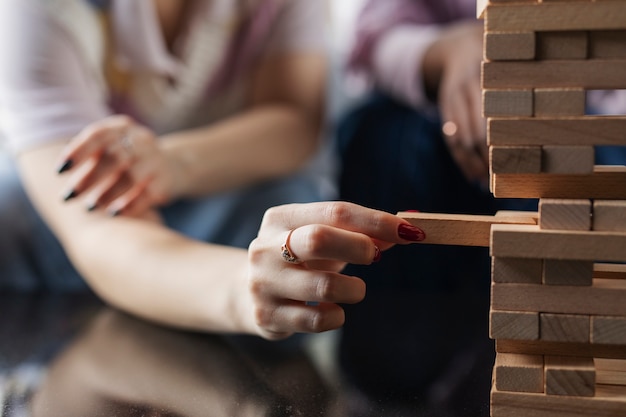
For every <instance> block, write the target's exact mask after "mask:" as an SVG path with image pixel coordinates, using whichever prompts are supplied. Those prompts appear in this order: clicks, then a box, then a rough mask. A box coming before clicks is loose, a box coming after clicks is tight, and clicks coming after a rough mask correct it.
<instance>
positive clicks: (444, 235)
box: [398, 212, 536, 246]
mask: <svg viewBox="0 0 626 417" xmlns="http://www.w3.org/2000/svg"><path fill="white" fill-rule="evenodd" d="M398 216H400V217H401V218H403V219H405V220H407V221H408V222H410V223H411V224H413V225H414V226H417V227H419V228H420V229H422V230H423V231H424V233H425V234H426V239H424V240H423V241H422V242H421V243H430V244H442V245H462V246H489V237H490V230H491V225H492V224H536V223H535V219H533V218H532V217H528V216H520V217H513V216H510V217H495V216H481V215H467V214H441V213H420V212H400V213H398Z"/></svg>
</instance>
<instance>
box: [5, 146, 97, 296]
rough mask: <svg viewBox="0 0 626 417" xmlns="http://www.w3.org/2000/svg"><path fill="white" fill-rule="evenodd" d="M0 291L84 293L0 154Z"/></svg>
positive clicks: (9, 162) (11, 166)
mask: <svg viewBox="0 0 626 417" xmlns="http://www.w3.org/2000/svg"><path fill="white" fill-rule="evenodd" d="M0 230H1V231H2V233H0V290H2V291H7V290H11V291H44V290H46V291H63V292H65V291H85V290H87V286H86V284H85V282H84V281H83V280H82V278H81V277H80V276H79V274H78V273H77V272H76V270H75V269H74V268H73V267H72V265H71V264H70V262H69V260H68V259H67V257H66V256H65V253H64V251H63V249H62V248H61V245H60V244H59V242H58V241H57V239H56V238H55V237H54V235H53V234H52V232H51V231H50V229H49V228H48V227H47V226H46V225H45V224H44V222H43V221H42V220H41V218H40V217H39V215H38V214H37V212H36V211H35V209H34V208H33V206H32V205H31V203H30V201H29V200H28V197H27V196H26V194H25V193H24V190H23V189H22V186H21V183H20V180H19V177H18V174H17V170H16V167H15V164H14V163H13V161H12V159H11V158H10V157H9V155H7V154H6V153H5V152H4V151H0Z"/></svg>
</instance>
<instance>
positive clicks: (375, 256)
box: [372, 246, 382, 262]
mask: <svg viewBox="0 0 626 417" xmlns="http://www.w3.org/2000/svg"><path fill="white" fill-rule="evenodd" d="M374 249H375V250H376V251H375V252H374V259H373V260H372V262H378V261H380V258H381V257H382V252H381V251H380V249H378V246H374Z"/></svg>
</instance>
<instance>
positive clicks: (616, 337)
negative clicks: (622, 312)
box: [591, 316, 626, 350]
mask: <svg viewBox="0 0 626 417" xmlns="http://www.w3.org/2000/svg"><path fill="white" fill-rule="evenodd" d="M591 342H592V343H598V344H606V345H622V346H623V347H624V350H626V317H624V316H621V317H620V316H593V317H591Z"/></svg>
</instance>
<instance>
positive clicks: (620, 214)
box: [593, 200, 626, 232]
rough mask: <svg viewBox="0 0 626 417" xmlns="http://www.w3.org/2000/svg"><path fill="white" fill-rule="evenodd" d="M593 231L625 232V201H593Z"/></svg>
mask: <svg viewBox="0 0 626 417" xmlns="http://www.w3.org/2000/svg"><path fill="white" fill-rule="evenodd" d="M593 230H599V231H611V230H612V231H616V232H626V201H623V200H619V201H611V200H595V201H594V202H593Z"/></svg>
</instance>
